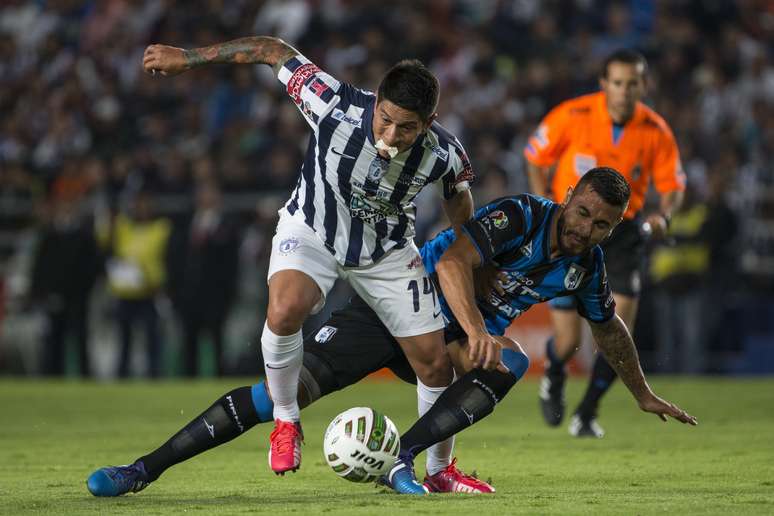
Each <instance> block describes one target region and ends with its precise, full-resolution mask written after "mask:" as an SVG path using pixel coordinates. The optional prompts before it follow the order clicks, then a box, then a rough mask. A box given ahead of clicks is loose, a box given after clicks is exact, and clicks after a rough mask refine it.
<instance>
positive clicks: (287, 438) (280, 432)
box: [270, 421, 299, 454]
mask: <svg viewBox="0 0 774 516" xmlns="http://www.w3.org/2000/svg"><path fill="white" fill-rule="evenodd" d="M287 427H290V428H289V429H288V428H287ZM298 435H299V432H298V428H297V427H296V425H294V424H293V423H286V422H285V421H280V423H279V424H278V425H277V428H275V429H274V431H273V432H272V433H271V436H270V439H271V447H272V448H273V449H274V450H275V451H276V452H277V453H279V454H283V453H287V452H289V451H291V450H292V449H293V445H294V441H295V439H296V437H297V436H298Z"/></svg>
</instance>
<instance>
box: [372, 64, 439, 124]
mask: <svg viewBox="0 0 774 516" xmlns="http://www.w3.org/2000/svg"><path fill="white" fill-rule="evenodd" d="M440 89H441V87H440V86H439V84H438V79H436V78H435V75H433V74H432V73H431V72H430V70H428V69H427V67H426V66H425V65H424V64H422V62H421V61H419V60H418V59H404V60H402V61H399V62H398V63H397V64H396V65H395V66H393V67H392V68H390V70H389V71H388V72H387V74H386V75H385V76H384V78H383V79H382V82H381V83H380V84H379V90H378V95H379V100H389V101H390V102H392V103H393V104H395V105H396V106H398V107H401V108H403V109H406V110H408V111H413V112H414V113H416V114H418V115H419V117H420V118H421V119H422V120H427V119H429V118H430V117H431V116H432V114H433V113H435V108H436V107H437V106H438V94H439V91H440Z"/></svg>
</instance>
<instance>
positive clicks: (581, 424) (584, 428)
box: [568, 414, 605, 439]
mask: <svg viewBox="0 0 774 516" xmlns="http://www.w3.org/2000/svg"><path fill="white" fill-rule="evenodd" d="M568 430H569V432H570V435H572V436H574V437H596V438H597V439H602V438H603V437H604V436H605V431H604V430H603V429H602V427H601V426H599V423H597V418H595V417H590V418H586V417H581V416H580V415H578V414H575V415H573V416H572V419H571V420H570V427H569V429H568Z"/></svg>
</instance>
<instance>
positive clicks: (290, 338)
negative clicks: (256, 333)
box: [261, 270, 322, 474]
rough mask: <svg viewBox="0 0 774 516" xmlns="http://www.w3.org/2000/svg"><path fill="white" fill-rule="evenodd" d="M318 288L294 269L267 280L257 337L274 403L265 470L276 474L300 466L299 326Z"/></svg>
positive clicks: (276, 274) (301, 345)
mask: <svg viewBox="0 0 774 516" xmlns="http://www.w3.org/2000/svg"><path fill="white" fill-rule="evenodd" d="M321 296H322V293H321V292H320V289H319V287H318V286H317V283H315V281H314V280H313V279H312V278H311V277H309V276H308V275H306V274H304V273H303V272H300V271H297V270H281V271H278V272H276V273H274V274H273V275H272V277H271V278H270V279H269V307H268V309H267V313H266V325H265V326H264V329H263V335H262V336H261V350H262V352H263V360H264V365H265V369H266V384H267V385H268V386H269V389H270V390H271V393H272V398H273V399H274V421H275V427H274V431H273V432H272V433H271V438H270V440H271V446H270V449H269V465H270V466H271V469H272V470H273V471H274V472H275V473H277V474H284V473H285V472H286V471H295V470H297V469H298V468H299V466H300V465H301V442H302V440H303V433H302V432H301V423H300V408H299V406H298V402H297V397H298V376H299V373H300V371H301V363H302V361H303V352H304V350H303V338H302V335H301V326H302V325H303V323H304V320H305V319H306V317H307V316H308V315H309V313H310V312H311V311H312V309H313V308H314V306H315V305H316V304H317V303H318V302H319V301H320V299H321Z"/></svg>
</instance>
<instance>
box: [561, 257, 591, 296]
mask: <svg viewBox="0 0 774 516" xmlns="http://www.w3.org/2000/svg"><path fill="white" fill-rule="evenodd" d="M585 275H586V269H584V268H583V267H581V266H580V265H578V264H577V263H573V264H571V265H570V268H569V269H568V271H567V274H565V275H564V288H566V289H567V290H577V289H578V287H579V286H580V284H581V281H583V277H584V276H585Z"/></svg>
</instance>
